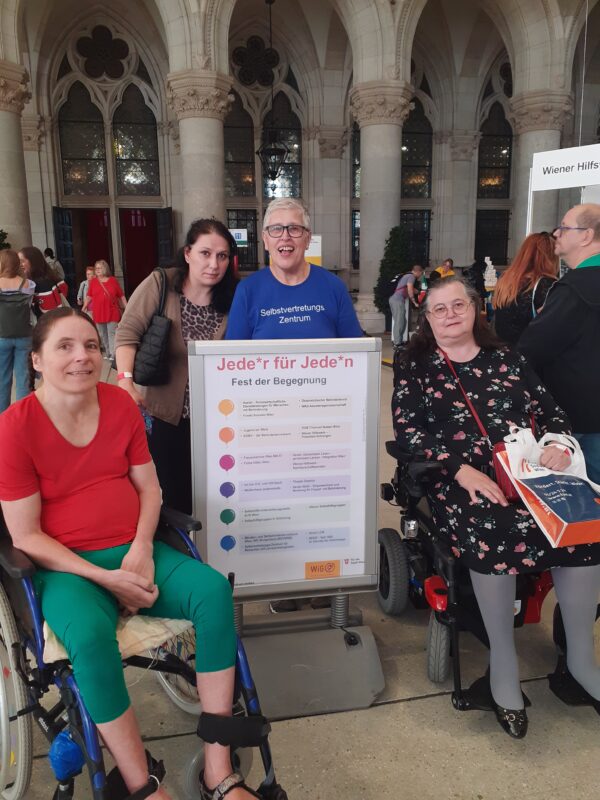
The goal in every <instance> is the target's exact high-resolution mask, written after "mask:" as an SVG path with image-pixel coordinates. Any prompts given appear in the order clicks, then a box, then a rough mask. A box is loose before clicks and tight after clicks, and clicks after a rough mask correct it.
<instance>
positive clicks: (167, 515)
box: [160, 506, 202, 533]
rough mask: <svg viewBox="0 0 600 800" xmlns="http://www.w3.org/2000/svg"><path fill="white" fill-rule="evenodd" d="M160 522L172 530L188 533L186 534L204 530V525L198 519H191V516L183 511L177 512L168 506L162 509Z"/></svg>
mask: <svg viewBox="0 0 600 800" xmlns="http://www.w3.org/2000/svg"><path fill="white" fill-rule="evenodd" d="M160 522H161V523H162V524H163V525H170V526H171V527H172V528H178V529H179V530H181V531H186V533H191V532H192V531H199V530H202V523H201V522H198V520H197V519H194V518H193V517H190V516H189V514H184V513H183V511H177V510H176V509H174V508H169V507H168V506H163V507H162V508H161V510H160Z"/></svg>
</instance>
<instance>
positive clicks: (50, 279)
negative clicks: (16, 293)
mask: <svg viewBox="0 0 600 800" xmlns="http://www.w3.org/2000/svg"><path fill="white" fill-rule="evenodd" d="M19 259H20V261H21V269H22V270H23V273H24V275H25V276H26V277H27V278H29V279H30V280H32V281H33V282H34V283H35V294H34V295H33V305H32V309H33V313H34V314H35V316H36V317H38V318H39V317H41V315H42V314H45V313H46V312H47V311H52V309H54V308H58V307H59V306H61V305H64V304H65V302H66V297H67V293H68V287H67V284H66V282H65V281H64V280H61V278H60V277H59V276H58V275H57V274H56V273H55V272H54V270H53V269H52V267H51V266H50V265H49V264H48V262H47V261H46V259H45V258H44V256H43V255H42V251H41V250H39V249H38V248H37V247H22V248H21V249H20V250H19Z"/></svg>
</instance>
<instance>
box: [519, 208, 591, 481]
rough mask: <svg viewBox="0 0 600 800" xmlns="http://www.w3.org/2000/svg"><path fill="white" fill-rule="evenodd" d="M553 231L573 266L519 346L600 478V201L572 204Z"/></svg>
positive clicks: (559, 250) (559, 253)
mask: <svg viewBox="0 0 600 800" xmlns="http://www.w3.org/2000/svg"><path fill="white" fill-rule="evenodd" d="M553 235H554V239H555V248H554V252H555V253H556V255H557V256H558V257H559V258H561V259H562V260H563V261H564V262H565V264H566V265H567V266H568V267H569V271H568V272H567V274H566V275H564V277H562V278H561V279H560V280H559V281H557V282H556V283H555V284H554V286H553V287H552V291H550V292H549V293H548V297H547V298H546V303H545V305H544V311H543V313H542V314H540V315H539V317H536V319H534V320H533V322H532V323H531V324H530V325H529V326H528V327H527V329H526V330H525V331H524V333H523V334H522V336H521V338H520V340H519V345H518V346H519V350H520V351H521V353H523V355H524V356H525V357H526V358H527V359H528V360H529V361H530V363H531V365H532V366H533V368H534V370H535V371H536V372H537V374H538V375H539V376H540V378H541V379H542V381H543V382H544V383H545V384H546V386H547V387H548V389H549V390H550V392H551V394H552V396H553V397H554V399H555V400H556V402H557V403H558V405H559V406H561V408H563V409H564V410H565V411H566V413H567V416H568V417H569V420H570V422H571V426H572V428H573V430H574V431H575V436H576V437H577V439H579V443H580V445H581V449H582V450H583V454H584V456H585V462H586V466H587V472H588V476H589V477H590V478H591V480H593V481H594V482H595V483H600V402H599V398H600V205H596V204H595V203H586V204H585V205H579V206H575V207H574V208H571V209H570V210H569V211H567V213H566V214H565V216H564V217H563V219H562V222H561V223H560V225H559V227H558V228H556V230H555V231H554V234H553Z"/></svg>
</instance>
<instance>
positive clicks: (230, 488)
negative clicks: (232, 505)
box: [219, 481, 235, 497]
mask: <svg viewBox="0 0 600 800" xmlns="http://www.w3.org/2000/svg"><path fill="white" fill-rule="evenodd" d="M219 491H220V492H221V494H222V495H223V497H231V496H232V495H233V494H235V486H234V484H233V483H231V482H230V481H227V482H226V483H222V484H221V486H220V487H219Z"/></svg>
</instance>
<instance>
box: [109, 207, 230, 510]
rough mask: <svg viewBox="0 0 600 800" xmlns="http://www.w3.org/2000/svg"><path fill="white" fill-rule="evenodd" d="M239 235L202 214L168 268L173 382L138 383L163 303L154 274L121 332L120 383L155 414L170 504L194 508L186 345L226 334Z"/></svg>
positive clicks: (157, 454)
mask: <svg viewBox="0 0 600 800" xmlns="http://www.w3.org/2000/svg"><path fill="white" fill-rule="evenodd" d="M235 252H236V245H235V240H234V238H233V236H232V235H231V233H230V232H229V230H228V229H227V227H226V226H225V225H224V224H223V223H222V222H219V220H216V219H197V220H196V221H195V222H193V223H192V225H191V226H190V229H189V230H188V232H187V235H186V237H185V244H184V246H183V247H182V248H181V249H180V251H179V252H178V254H177V258H176V261H175V266H174V267H172V268H170V269H166V270H165V271H164V274H165V279H166V282H167V293H166V301H165V311H164V313H165V316H167V317H168V318H169V319H170V320H171V331H170V333H169V342H168V348H167V352H168V360H169V380H168V382H167V383H165V384H163V385H161V386H148V387H137V386H136V385H135V384H134V382H133V365H134V362H135V354H136V351H137V349H138V347H139V345H140V342H141V340H142V336H143V335H144V333H145V331H146V329H147V327H148V325H149V324H150V320H151V319H152V316H153V315H154V314H155V313H156V309H157V308H158V303H159V296H160V277H159V274H158V272H153V273H152V274H151V275H149V276H148V277H147V278H145V280H143V281H142V282H141V283H140V285H139V286H138V287H137V289H136V290H135V291H134V293H133V294H132V295H131V298H130V300H129V304H128V306H127V308H126V309H125V313H124V314H123V319H122V320H121V322H120V324H119V327H118V329H117V336H116V340H115V343H116V358H117V370H118V376H117V379H118V381H119V386H120V387H121V388H122V389H125V391H127V392H128V393H129V394H130V395H131V397H132V398H133V399H134V400H135V402H136V403H137V404H138V405H139V406H141V407H143V408H145V409H146V410H147V412H148V413H149V414H150V415H151V418H152V430H151V432H150V435H149V445H150V452H151V453H152V458H153V459H154V463H155V464H156V470H157V472H158V480H159V482H160V485H161V488H162V491H163V499H164V502H165V504H166V505H168V506H171V507H172V508H176V509H178V510H179V511H183V512H185V513H186V514H191V513H192V453H191V438H190V390H189V382H188V377H189V376H188V356H187V343H188V342H189V341H192V340H200V339H202V340H209V341H211V340H213V339H222V338H223V335H224V333H225V326H226V324H227V313H228V311H229V309H230V308H231V301H232V300H233V293H234V291H235V287H236V285H237V278H236V275H235V270H234V256H235Z"/></svg>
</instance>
